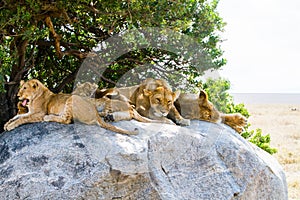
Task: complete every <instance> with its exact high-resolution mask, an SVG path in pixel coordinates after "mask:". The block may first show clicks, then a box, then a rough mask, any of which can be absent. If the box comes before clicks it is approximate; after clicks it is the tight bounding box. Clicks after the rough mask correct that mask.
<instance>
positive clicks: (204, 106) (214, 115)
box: [174, 90, 247, 133]
mask: <svg viewBox="0 0 300 200" xmlns="http://www.w3.org/2000/svg"><path fill="white" fill-rule="evenodd" d="M174 105H175V107H176V108H177V110H178V111H179V112H180V114H181V115H182V116H183V117H185V118H187V119H199V120H204V121H209V122H214V123H224V124H227V125H228V126H230V127H231V128H233V129H234V130H236V131H237V132H239V133H241V132H242V131H243V130H244V127H245V126H246V125H247V119H246V118H245V117H244V116H243V115H241V114H240V113H234V114H224V113H221V112H219V111H218V110H217V109H216V108H215V107H214V105H213V104H212V103H211V102H210V101H209V100H208V95H207V94H206V92H205V91H203V90H201V91H200V93H199V95H198V94H188V93H182V94H180V96H179V98H178V99H177V101H176V102H175V103H174Z"/></svg>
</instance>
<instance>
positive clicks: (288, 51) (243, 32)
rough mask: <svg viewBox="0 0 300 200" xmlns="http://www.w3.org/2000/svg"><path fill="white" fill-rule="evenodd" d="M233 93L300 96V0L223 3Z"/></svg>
mask: <svg viewBox="0 0 300 200" xmlns="http://www.w3.org/2000/svg"><path fill="white" fill-rule="evenodd" d="M218 11H219V14H220V16H221V17H222V18H223V20H224V21H225V22H227V25H226V27H225V32H224V33H222V38H223V39H225V40H226V41H224V42H223V43H222V49H223V50H224V51H225V54H224V57H225V58H226V59H227V61H228V62H227V64H226V66H224V67H222V70H220V71H219V73H220V75H221V77H224V78H227V79H229V80H230V82H231V85H232V90H231V92H253V93H260V92H261V93H288V92H291V93H300V64H299V61H300V0H248V1H241V0H220V2H219V6H218Z"/></svg>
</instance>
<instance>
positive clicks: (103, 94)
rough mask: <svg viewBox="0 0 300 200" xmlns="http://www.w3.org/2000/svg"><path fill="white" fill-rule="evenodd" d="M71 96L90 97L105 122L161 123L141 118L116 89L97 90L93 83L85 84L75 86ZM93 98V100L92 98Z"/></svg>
mask: <svg viewBox="0 0 300 200" xmlns="http://www.w3.org/2000/svg"><path fill="white" fill-rule="evenodd" d="M72 94H76V95H79V96H82V97H90V98H89V101H90V102H91V103H93V104H94V105H95V106H96V108H97V110H98V113H99V115H100V116H101V117H103V118H104V120H105V121H110V122H116V121H121V120H131V119H135V120H137V121H139V122H145V123H162V122H161V121H159V120H152V119H149V118H146V117H143V116H141V115H140V114H139V113H138V112H137V111H136V110H135V109H134V106H133V105H131V104H130V101H129V99H127V98H126V97H125V96H123V95H121V94H120V92H119V90H118V89H116V88H110V89H102V90H100V89H98V85H97V84H95V83H93V84H92V83H90V82H85V83H82V84H77V86H76V88H75V90H74V91H73V92H72ZM93 96H94V97H95V98H93Z"/></svg>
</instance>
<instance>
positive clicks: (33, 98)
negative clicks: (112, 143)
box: [4, 79, 137, 135]
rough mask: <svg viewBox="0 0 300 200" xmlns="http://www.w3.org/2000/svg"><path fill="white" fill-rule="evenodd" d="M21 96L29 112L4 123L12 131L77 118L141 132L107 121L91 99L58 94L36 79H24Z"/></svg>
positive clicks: (102, 125)
mask: <svg viewBox="0 0 300 200" xmlns="http://www.w3.org/2000/svg"><path fill="white" fill-rule="evenodd" d="M18 96H19V99H20V100H21V101H22V103H21V104H18V106H21V107H27V108H28V112H27V113H23V114H18V115H16V116H15V117H13V118H12V119H11V120H9V121H8V122H7V123H6V124H5V125H4V130H8V131H9V130H12V129H14V128H16V127H18V126H20V125H22V124H27V123H34V122H41V121H54V122H59V123H63V124H70V123H71V122H72V121H73V120H77V121H80V122H82V123H85V124H98V125H99V126H101V127H102V128H105V129H108V130H111V131H114V132H117V133H122V134H128V135H132V134H137V132H136V131H128V130H124V129H121V128H117V127H115V126H113V125H111V124H108V123H105V122H104V121H103V120H102V118H101V117H100V115H99V114H98V111H97V109H96V107H95V105H93V104H92V103H91V102H90V100H89V99H85V98H83V97H80V96H77V95H71V94H62V93H60V94H54V93H52V92H51V91H50V90H49V89H48V88H47V87H46V86H44V85H43V84H42V83H41V82H40V81H38V80H36V79H32V80H29V81H27V82H25V83H24V82H21V89H20V90H19V92H18ZM25 111H26V110H25V109H24V110H20V112H25Z"/></svg>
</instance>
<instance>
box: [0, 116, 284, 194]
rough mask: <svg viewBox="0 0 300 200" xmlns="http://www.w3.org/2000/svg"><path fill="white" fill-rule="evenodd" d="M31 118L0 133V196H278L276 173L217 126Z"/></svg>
mask: <svg viewBox="0 0 300 200" xmlns="http://www.w3.org/2000/svg"><path fill="white" fill-rule="evenodd" d="M114 124H115V125H116V126H119V127H122V128H125V129H130V130H133V129H134V128H138V129H139V134H138V135H136V136H126V135H121V134H116V133H113V132H110V131H107V130H105V129H102V128H100V127H98V126H89V125H84V124H79V123H76V124H70V125H63V124H58V123H49V122H48V123H47V122H43V123H35V124H28V125H23V126H20V127H19V128H16V129H14V130H13V131H10V132H5V133H3V134H2V135H0V197H1V199H31V200H33V199H60V200H64V199H72V200H73V199H89V200H90V199H153V200H159V199H164V200H170V199H171V200H172V199H231V200H232V199H245V200H246V199H247V200H249V199H273V200H274V199H278V200H284V199H288V197H287V184H286V179H285V175H284V172H283V170H282V168H281V166H280V165H279V164H278V162H277V161H276V160H275V159H274V158H273V157H272V156H271V155H269V154H268V153H266V152H264V151H263V150H260V149H259V148H257V147H255V146H253V145H252V144H250V143H249V142H247V141H246V140H244V139H243V138H242V137H241V136H240V135H238V134H237V133H236V132H234V131H233V130H232V129H230V128H229V127H227V126H225V125H218V124H212V123H208V122H202V121H192V122H191V126H189V127H179V126H175V125H165V124H146V123H140V122H136V121H134V120H132V121H122V122H118V123H114Z"/></svg>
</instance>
